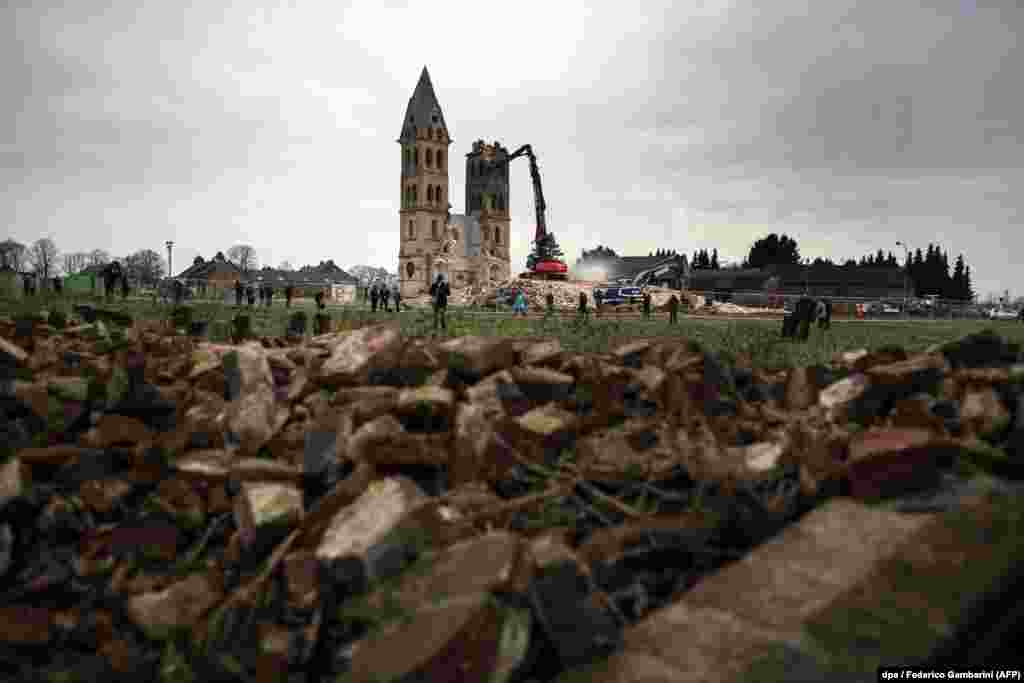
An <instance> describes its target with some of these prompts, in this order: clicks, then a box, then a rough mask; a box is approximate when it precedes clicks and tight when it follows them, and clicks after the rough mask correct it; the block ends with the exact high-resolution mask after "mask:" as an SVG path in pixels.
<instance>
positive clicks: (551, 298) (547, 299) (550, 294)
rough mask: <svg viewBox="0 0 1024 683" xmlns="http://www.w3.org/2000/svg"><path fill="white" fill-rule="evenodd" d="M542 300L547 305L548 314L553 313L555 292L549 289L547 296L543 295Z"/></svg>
mask: <svg viewBox="0 0 1024 683" xmlns="http://www.w3.org/2000/svg"><path fill="white" fill-rule="evenodd" d="M544 302H545V303H546V304H547V305H548V315H554V313H555V294H554V292H552V291H551V290H550V289H549V290H548V294H547V296H545V297H544Z"/></svg>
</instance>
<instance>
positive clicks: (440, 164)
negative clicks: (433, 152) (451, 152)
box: [437, 151, 444, 171]
mask: <svg viewBox="0 0 1024 683" xmlns="http://www.w3.org/2000/svg"><path fill="white" fill-rule="evenodd" d="M437 167H438V168H439V169H440V170H442V171H443V170H444V152H441V151H438V153H437Z"/></svg>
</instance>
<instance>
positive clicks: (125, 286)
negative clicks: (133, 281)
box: [121, 275, 130, 300]
mask: <svg viewBox="0 0 1024 683" xmlns="http://www.w3.org/2000/svg"><path fill="white" fill-rule="evenodd" d="M129 289H130V288H129V287H128V277H127V276H126V275H122V276H121V299H122V300H123V299H127V298H128V291H129Z"/></svg>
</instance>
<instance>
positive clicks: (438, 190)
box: [434, 185, 441, 203]
mask: <svg viewBox="0 0 1024 683" xmlns="http://www.w3.org/2000/svg"><path fill="white" fill-rule="evenodd" d="M434 199H436V200H437V201H438V203H440V202H441V186H440V185H438V186H437V188H436V189H435V190H434Z"/></svg>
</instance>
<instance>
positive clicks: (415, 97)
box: [399, 65, 448, 142]
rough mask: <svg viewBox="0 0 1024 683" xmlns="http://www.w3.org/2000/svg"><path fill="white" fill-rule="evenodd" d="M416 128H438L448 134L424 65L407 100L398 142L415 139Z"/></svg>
mask: <svg viewBox="0 0 1024 683" xmlns="http://www.w3.org/2000/svg"><path fill="white" fill-rule="evenodd" d="M416 128H440V129H442V130H443V131H444V132H445V135H447V134H448V127H447V126H446V125H445V123H444V114H443V113H441V104H440V103H439V102H438V101H437V95H436V94H434V84H433V83H431V82H430V72H429V71H427V67H426V65H424V66H423V71H421V72H420V79H419V81H418V82H417V83H416V89H415V90H414V91H413V93H412V97H410V98H409V106H408V107H406V110H405V118H404V119H403V120H402V133H401V134H400V135H399V142H411V141H412V140H415V139H416V134H415V129H416Z"/></svg>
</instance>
